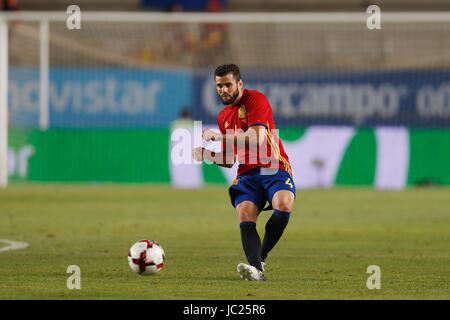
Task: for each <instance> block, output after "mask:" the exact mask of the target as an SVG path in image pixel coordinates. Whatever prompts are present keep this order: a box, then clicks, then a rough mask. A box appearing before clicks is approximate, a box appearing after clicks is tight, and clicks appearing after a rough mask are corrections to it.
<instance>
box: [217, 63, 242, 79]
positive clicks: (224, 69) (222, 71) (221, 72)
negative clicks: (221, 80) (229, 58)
mask: <svg viewBox="0 0 450 320" xmlns="http://www.w3.org/2000/svg"><path fill="white" fill-rule="evenodd" d="M229 73H231V74H232V75H233V76H234V78H235V79H236V80H237V81H239V80H241V70H240V69H239V67H238V66H237V65H235V64H223V65H221V66H218V67H217V68H216V71H214V77H223V76H225V75H227V74H229Z"/></svg>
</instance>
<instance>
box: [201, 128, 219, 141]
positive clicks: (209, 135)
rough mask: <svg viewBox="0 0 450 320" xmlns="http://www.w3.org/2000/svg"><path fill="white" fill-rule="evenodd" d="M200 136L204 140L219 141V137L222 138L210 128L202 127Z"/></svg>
mask: <svg viewBox="0 0 450 320" xmlns="http://www.w3.org/2000/svg"><path fill="white" fill-rule="evenodd" d="M202 138H203V140H205V141H219V140H220V139H222V135H221V134H220V133H218V132H215V131H212V130H210V129H204V130H203V133H202Z"/></svg>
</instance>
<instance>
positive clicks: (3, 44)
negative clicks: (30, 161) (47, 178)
mask: <svg viewBox="0 0 450 320" xmlns="http://www.w3.org/2000/svg"><path fill="white" fill-rule="evenodd" d="M7 184H8V23H7V22H6V21H4V20H2V19H1V17H0V187H6V186H7Z"/></svg>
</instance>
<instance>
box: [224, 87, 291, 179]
mask: <svg viewBox="0 0 450 320" xmlns="http://www.w3.org/2000/svg"><path fill="white" fill-rule="evenodd" d="M217 123H218V125H219V129H220V132H221V133H222V134H225V133H227V130H228V133H230V130H232V132H233V133H234V134H236V133H238V132H239V131H240V130H242V131H247V130H248V128H249V127H251V126H255V125H261V126H264V127H265V128H266V130H265V140H266V141H264V143H263V144H262V145H260V146H258V147H257V149H258V150H255V149H254V148H253V149H252V148H248V147H247V148H246V147H245V146H236V145H234V146H233V152H234V154H235V155H236V156H237V161H239V168H238V176H239V175H241V174H242V173H244V172H247V171H250V170H252V169H254V168H258V167H264V168H273V169H282V170H286V171H287V172H289V174H290V175H291V176H292V170H291V165H290V163H289V158H288V156H287V154H286V152H285V151H284V147H283V143H282V142H281V140H280V139H279V137H278V135H277V133H276V127H275V122H274V120H273V115H272V107H271V106H270V103H269V101H268V100H267V98H266V96H265V95H264V94H262V93H261V92H259V91H257V90H248V89H244V92H243V94H242V98H241V100H240V101H239V103H238V104H236V105H228V106H226V107H225V108H223V109H222V111H220V113H219V115H218V116H217ZM225 144H226V141H225V142H224V144H223V146H222V150H223V152H225V150H226V145H225Z"/></svg>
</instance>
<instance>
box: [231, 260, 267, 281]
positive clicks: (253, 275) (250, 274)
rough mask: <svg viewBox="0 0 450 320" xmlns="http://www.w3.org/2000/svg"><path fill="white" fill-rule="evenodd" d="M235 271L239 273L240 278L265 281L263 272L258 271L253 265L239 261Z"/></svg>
mask: <svg viewBox="0 0 450 320" xmlns="http://www.w3.org/2000/svg"><path fill="white" fill-rule="evenodd" d="M236 269H237V272H238V273H239V276H240V277H241V279H245V280H252V281H265V280H266V277H264V273H263V272H262V271H259V270H258V269H256V268H255V267H254V266H251V265H248V264H245V263H239V264H238V265H237V268H236Z"/></svg>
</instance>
